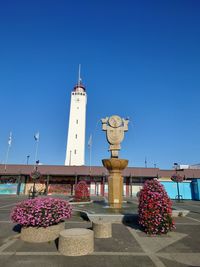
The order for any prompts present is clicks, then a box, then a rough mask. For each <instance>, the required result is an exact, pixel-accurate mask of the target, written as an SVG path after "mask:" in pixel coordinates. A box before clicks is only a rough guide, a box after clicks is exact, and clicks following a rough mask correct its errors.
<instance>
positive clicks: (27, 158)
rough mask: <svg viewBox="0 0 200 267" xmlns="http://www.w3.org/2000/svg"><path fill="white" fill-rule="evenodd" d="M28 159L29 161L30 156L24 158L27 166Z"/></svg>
mask: <svg viewBox="0 0 200 267" xmlns="http://www.w3.org/2000/svg"><path fill="white" fill-rule="evenodd" d="M29 159H30V155H27V157H26V165H28V163H29Z"/></svg>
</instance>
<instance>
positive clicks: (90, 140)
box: [88, 135, 92, 147]
mask: <svg viewBox="0 0 200 267" xmlns="http://www.w3.org/2000/svg"><path fill="white" fill-rule="evenodd" d="M88 146H89V147H91V146H92V135H90V137H89V140H88Z"/></svg>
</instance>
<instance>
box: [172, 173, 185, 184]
mask: <svg viewBox="0 0 200 267" xmlns="http://www.w3.org/2000/svg"><path fill="white" fill-rule="evenodd" d="M171 180H172V181H173V182H177V183H180V182H183V177H182V176H181V175H178V174H174V175H172V177H171Z"/></svg>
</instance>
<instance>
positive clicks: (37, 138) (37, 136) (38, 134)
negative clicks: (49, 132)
mask: <svg viewBox="0 0 200 267" xmlns="http://www.w3.org/2000/svg"><path fill="white" fill-rule="evenodd" d="M34 138H35V141H39V138H40V133H39V132H37V133H36V134H35V135H34Z"/></svg>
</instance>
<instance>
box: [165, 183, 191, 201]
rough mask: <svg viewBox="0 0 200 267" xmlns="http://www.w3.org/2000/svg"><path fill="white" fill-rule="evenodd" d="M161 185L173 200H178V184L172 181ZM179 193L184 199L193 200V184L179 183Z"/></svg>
mask: <svg viewBox="0 0 200 267" xmlns="http://www.w3.org/2000/svg"><path fill="white" fill-rule="evenodd" d="M161 184H163V185H164V187H165V190H166V191H167V194H168V196H169V197H170V198H171V199H176V198H177V195H178V192H177V183H175V182H172V181H162V182H161ZM179 192H180V195H182V198H183V199H192V183H191V182H190V181H188V182H182V183H179Z"/></svg>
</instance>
